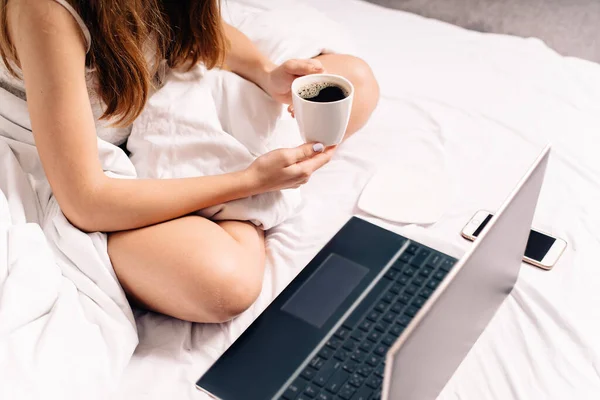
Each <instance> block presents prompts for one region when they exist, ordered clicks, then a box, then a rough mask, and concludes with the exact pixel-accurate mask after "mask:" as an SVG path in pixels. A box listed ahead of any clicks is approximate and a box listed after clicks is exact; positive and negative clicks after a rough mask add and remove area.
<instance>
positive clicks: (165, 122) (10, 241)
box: [0, 7, 347, 400]
mask: <svg viewBox="0 0 600 400" xmlns="http://www.w3.org/2000/svg"><path fill="white" fill-rule="evenodd" d="M298 13H302V14H303V15H305V16H306V17H308V18H309V20H311V21H313V23H314V24H315V25H314V26H313V28H312V29H311V32H312V34H313V35H316V36H313V37H312V38H311V37H305V36H302V35H303V34H302V35H299V36H298V35H296V36H294V35H293V34H291V32H288V29H289V28H290V27H291V26H292V25H293V24H290V23H284V22H283V21H288V22H289V21H293V20H294V17H295V16H297V15H298ZM268 21H280V23H279V24H277V23H271V22H268ZM249 22H250V21H249ZM296 24H297V28H298V29H297V30H296V32H299V33H301V32H302V30H300V29H299V28H300V25H302V24H303V23H301V22H300V21H296ZM267 25H268V26H269V27H270V28H269V29H265V26H267ZM335 26H336V25H335V23H333V22H331V23H329V22H328V19H326V18H324V17H323V16H322V15H321V14H319V13H316V12H315V11H314V10H312V9H310V8H305V7H298V8H296V9H295V10H294V9H288V10H286V11H279V12H274V13H271V14H264V15H262V16H260V17H259V18H256V19H254V20H253V21H252V23H251V24H249V25H247V26H246V27H245V29H244V30H245V31H246V32H247V34H248V35H249V36H251V37H253V38H254V39H255V40H256V41H257V43H258V44H259V46H260V47H261V49H262V50H263V51H264V52H265V53H266V54H268V55H270V56H271V58H272V59H273V60H274V61H276V62H282V61H284V60H285V59H288V58H309V57H312V56H315V55H317V54H319V53H321V52H328V51H331V50H332V49H335V50H338V51H345V50H347V47H345V46H346V45H345V44H344V43H343V41H342V40H340V37H339V36H336V34H331V35H330V34H328V33H327V30H331V32H337V29H336V28H335ZM286 35H287V36H286ZM300 39H302V40H300ZM195 74H196V75H194V74H191V75H188V76H181V75H175V74H174V75H172V76H170V77H169V79H168V82H167V85H166V86H165V87H164V88H163V89H162V90H161V91H159V92H158V93H157V94H156V97H155V98H154V99H153V100H152V101H151V102H150V104H149V107H148V110H147V112H146V113H145V114H144V115H143V116H142V118H141V120H140V123H138V124H137V125H136V129H135V131H134V134H133V136H132V143H131V145H132V147H131V149H132V150H133V152H134V154H133V160H134V162H135V165H136V167H137V168H138V169H139V170H138V172H139V173H140V175H142V176H157V177H161V178H166V177H171V176H193V175H204V174H216V173H219V172H224V171H229V170H234V169H237V168H240V167H244V166H247V165H248V164H249V163H250V162H251V161H252V159H253V158H254V157H255V156H256V155H258V154H262V153H264V152H265V151H267V150H269V149H271V148H274V147H278V146H281V145H284V144H287V143H289V144H296V143H297V142H298V140H299V139H298V132H297V129H296V128H295V122H294V121H293V120H291V119H290V117H286V118H283V119H282V120H279V114H280V113H281V110H282V108H281V107H280V106H279V105H277V104H275V103H273V102H272V101H271V100H270V99H269V98H268V97H267V96H265V95H264V94H262V92H261V91H260V89H258V88H257V87H255V86H254V85H252V84H250V83H248V82H245V81H244V80H242V79H241V78H239V77H237V76H234V75H233V74H230V73H227V72H222V71H220V72H219V71H214V72H209V73H207V74H206V76H204V77H201V76H200V75H198V74H202V71H201V69H197V70H196V71H195ZM200 78H202V79H200ZM161 118H164V119H161ZM155 128H156V129H155ZM226 132H229V133H230V134H232V136H229V135H228V133H226ZM273 132H276V134H273ZM274 138H277V140H274ZM98 146H99V157H100V160H101V162H102V166H103V169H104V170H105V172H106V173H107V174H108V175H110V176H114V177H120V178H135V177H136V176H137V173H136V170H135V168H134V165H133V164H132V162H131V161H130V160H129V159H128V158H127V157H126V156H125V154H124V153H123V151H121V150H120V149H119V148H117V147H115V146H113V145H111V144H109V143H106V142H104V141H102V140H98ZM291 193H293V192H291ZM288 195H289V196H290V199H289V200H282V195H280V194H272V195H270V196H263V197H261V196H258V197H257V198H256V199H250V200H247V201H245V202H233V203H228V204H227V205H225V206H220V207H217V208H214V209H212V210H209V211H206V210H205V212H206V213H207V214H210V215H214V216H216V217H220V218H248V219H253V220H254V221H255V222H256V223H258V224H262V225H263V226H265V227H269V226H272V225H274V224H276V223H277V222H279V221H281V220H283V219H284V218H285V217H287V216H288V215H289V213H290V212H292V211H293V209H294V208H295V206H296V204H297V202H298V197H297V196H296V197H295V198H294V195H293V194H288ZM264 199H267V200H266V201H265V200H264ZM106 246H107V244H106V235H104V234H102V233H92V234H86V233H83V232H81V231H79V230H78V229H76V228H74V227H73V226H72V225H71V224H70V223H69V222H68V221H67V219H66V218H65V217H64V215H63V214H62V213H61V211H60V209H59V207H58V204H57V202H56V200H55V198H54V197H53V196H52V192H51V190H50V187H49V184H48V182H47V180H46V178H45V175H44V172H43V169H42V166H41V163H40V160H39V157H38V155H37V151H36V148H35V145H34V142H33V136H32V134H31V126H30V121H29V117H28V112H27V105H26V103H25V102H23V101H21V100H19V99H17V98H15V97H14V96H12V95H11V94H10V93H8V92H6V91H4V90H2V89H0V377H1V378H0V399H11V400H13V399H36V398H51V399H61V400H66V399H83V398H85V399H106V398H108V397H109V396H110V394H111V393H113V392H114V391H115V390H116V388H117V384H118V382H119V381H120V379H121V376H122V373H123V370H124V368H125V367H126V366H127V364H128V362H129V360H130V357H131V355H132V353H133V351H134V349H135V348H136V345H137V343H138V337H137V332H136V325H135V321H134V318H133V314H132V311H131V308H130V306H129V304H128V302H127V299H126V297H125V295H124V293H123V291H122V289H121V287H120V285H119V283H118V281H117V278H116V276H115V273H114V271H113V269H112V266H111V263H110V260H109V258H108V255H107V251H106Z"/></svg>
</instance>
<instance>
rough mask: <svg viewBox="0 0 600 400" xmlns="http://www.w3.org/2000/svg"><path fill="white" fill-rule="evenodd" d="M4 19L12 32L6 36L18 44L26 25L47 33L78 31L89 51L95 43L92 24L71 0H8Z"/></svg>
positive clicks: (72, 32) (2, 22)
mask: <svg viewBox="0 0 600 400" xmlns="http://www.w3.org/2000/svg"><path fill="white" fill-rule="evenodd" d="M0 15H1V13H0ZM4 23H5V24H7V25H8V27H7V28H8V29H6V30H5V32H7V33H8V34H9V35H10V38H6V39H8V40H10V41H11V42H12V44H13V45H15V46H16V43H15V42H14V40H16V38H21V36H22V34H23V32H22V30H23V29H26V28H25V27H27V29H30V30H34V31H37V32H40V33H45V34H53V33H54V34H55V33H61V34H64V35H76V36H78V37H79V38H80V41H81V43H82V44H83V45H84V48H85V49H86V51H87V50H88V49H89V47H90V44H91V43H90V42H91V37H90V32H89V30H88V28H87V27H86V26H85V24H84V22H83V20H82V19H81V17H80V16H79V14H78V13H77V11H76V10H75V8H74V7H73V6H72V5H71V4H70V3H69V2H68V1H67V0H10V1H8V2H7V6H6V9H5V18H4V21H0V24H4ZM6 39H0V40H6ZM2 44H3V45H6V44H8V43H2ZM9 47H11V46H9ZM4 48H5V49H6V48H7V47H4Z"/></svg>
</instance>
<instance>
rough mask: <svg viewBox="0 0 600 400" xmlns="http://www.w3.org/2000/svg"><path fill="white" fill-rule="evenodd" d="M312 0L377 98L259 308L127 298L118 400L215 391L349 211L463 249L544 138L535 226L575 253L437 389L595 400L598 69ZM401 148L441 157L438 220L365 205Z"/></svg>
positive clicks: (540, 50)
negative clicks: (131, 319)
mask: <svg viewBox="0 0 600 400" xmlns="http://www.w3.org/2000/svg"><path fill="white" fill-rule="evenodd" d="M303 2H304V3H306V4H308V5H310V6H312V7H316V8H317V9H318V10H320V11H321V12H322V13H324V14H325V15H327V16H328V17H329V18H331V19H333V20H335V21H337V22H338V23H339V24H340V25H341V26H342V27H343V29H344V31H345V34H347V35H348V36H349V37H351V38H352V43H353V45H354V46H355V48H356V53H357V55H359V56H361V57H362V58H364V59H365V60H367V61H368V62H369V63H370V65H371V66H372V67H373V69H374V71H375V74H376V76H377V78H378V80H379V83H380V86H381V101H380V104H379V107H378V109H377V110H376V112H375V114H374V115H373V117H372V119H371V121H370V122H369V124H368V125H367V126H366V127H365V128H364V129H363V130H361V131H360V132H359V133H357V134H356V135H355V136H353V137H352V138H351V139H349V140H348V141H347V142H346V143H344V145H343V146H341V147H340V148H339V150H338V151H337V152H336V154H335V157H334V159H333V160H332V162H331V163H329V164H328V165H327V166H326V167H325V168H323V169H322V170H320V171H319V172H318V173H317V174H315V176H314V177H313V178H312V179H311V181H310V182H309V183H308V184H307V185H306V186H305V187H304V188H303V193H302V194H303V198H304V202H303V205H302V210H301V212H300V213H299V214H298V215H296V216H294V217H293V218H291V219H290V220H288V221H286V222H285V223H283V224H282V225H280V226H278V227H276V228H274V229H272V230H270V231H269V232H268V236H267V249H268V255H267V268H266V273H265V281H264V287H263V291H262V293H261V295H260V297H259V299H258V301H257V302H256V304H255V305H254V306H253V307H252V308H251V309H249V310H248V311H247V312H245V313H244V314H242V315H241V316H239V317H237V318H236V319H234V320H233V321H231V322H229V323H225V324H220V325H206V324H190V323H186V322H183V321H179V320H175V319H172V318H168V317H165V316H162V315H158V314H155V313H150V312H146V311H142V310H134V315H135V321H136V324H137V334H138V336H139V345H137V347H136V348H135V352H134V353H133V356H132V357H131V359H130V360H129V362H128V364H127V367H126V368H125V370H124V371H123V373H122V374H121V376H119V377H118V382H119V383H118V388H117V393H116V395H115V398H116V399H122V400H125V399H147V400H151V399H157V400H158V399H166V398H169V399H182V400H183V399H189V400H192V399H193V400H204V399H207V396H206V395H204V394H203V393H201V392H200V391H198V390H197V389H196V388H195V387H194V382H195V381H196V379H197V378H198V377H199V376H200V375H201V374H202V373H203V372H205V371H206V370H207V369H208V368H209V366H210V365H211V363H212V362H214V361H215V360H216V359H217V358H218V357H219V355H220V354H222V353H223V352H224V351H225V349H226V348H227V347H228V346H229V345H230V344H231V343H232V342H233V341H234V340H235V339H236V338H237V337H238V336H239V335H240V334H241V333H242V332H243V331H244V329H245V328H246V327H247V326H248V325H249V324H250V323H251V322H252V321H253V320H254V318H256V317H257V316H258V315H259V314H260V312H261V311H262V310H263V309H264V308H265V307H266V306H267V305H268V304H269V303H270V301H271V300H272V299H273V298H274V297H275V296H276V295H277V294H278V293H279V292H280V291H281V290H282V289H283V288H284V287H285V286H286V284H287V283H288V282H289V281H290V280H291V279H293V277H294V276H295V275H296V274H297V273H298V272H299V271H300V270H301V269H302V267H303V266H304V265H306V263H307V262H308V261H309V260H310V259H311V258H312V257H313V256H314V255H315V254H316V253H317V252H318V251H319V249H320V248H321V246H323V245H324V244H325V243H326V242H327V240H328V239H329V238H330V237H331V236H333V235H334V234H335V232H336V231H337V230H338V229H339V228H340V227H341V226H342V225H343V224H344V223H345V222H346V221H347V220H348V219H349V218H350V216H352V215H359V216H361V217H363V218H366V219H368V220H371V221H373V222H375V223H378V224H380V225H382V226H384V227H386V228H388V229H391V230H394V231H397V232H399V233H401V234H404V235H406V236H411V237H413V238H415V239H417V240H420V241H422V242H423V243H425V244H428V245H430V246H434V247H437V248H439V249H441V250H446V251H449V252H453V253H454V254H456V255H459V254H460V252H461V251H464V250H465V249H466V248H467V247H468V246H469V245H470V244H469V243H468V242H466V241H465V240H463V239H462V238H461V237H460V234H459V232H460V229H461V228H462V227H463V225H464V223H466V221H468V219H469V218H470V217H471V216H472V215H473V213H474V212H475V211H477V210H479V209H488V210H492V211H493V210H494V209H496V208H497V207H498V206H499V205H500V204H501V202H502V200H503V199H504V197H505V196H506V194H507V193H508V192H509V190H510V189H511V188H512V186H513V185H514V184H515V182H516V181H517V180H518V178H519V177H520V176H521V174H522V173H523V172H524V171H525V170H526V168H527V167H528V165H529V164H530V163H531V162H532V160H533V159H534V157H535V156H536V154H537V153H538V152H539V151H540V149H541V148H542V147H543V146H544V145H545V144H546V143H547V142H552V143H553V145H554V148H553V154H552V157H551V160H550V164H549V168H548V171H547V174H546V180H545V184H544V187H543V190H542V194H541V197H540V201H539V204H538V208H537V213H536V216H535V220H534V225H535V227H536V228H538V229H541V230H544V231H547V232H549V233H551V234H553V235H555V236H559V237H561V238H564V239H565V240H566V241H567V242H568V247H567V250H566V252H565V254H564V255H563V256H562V258H561V259H560V261H559V263H558V264H557V265H556V267H555V268H554V269H553V270H552V271H550V272H545V271H542V270H539V269H536V268H534V267H529V266H526V265H525V266H524V267H523V268H522V271H521V274H520V277H519V280H518V282H517V285H516V287H515V289H514V290H513V292H512V293H511V295H510V296H509V298H508V300H507V301H506V302H505V303H504V305H503V306H502V307H501V309H500V310H499V311H498V313H497V314H496V316H495V317H494V319H493V320H492V322H491V323H490V325H489V326H488V328H487V329H486V330H485V332H484V334H483V335H482V336H481V338H480V339H479V340H478V342H477V343H476V345H475V346H474V347H473V349H472V351H471V352H470V353H469V354H468V356H467V357H466V359H465V360H464V362H463V363H462V364H461V366H460V367H459V369H458V370H457V371H456V373H455V374H454V376H453V377H452V379H451V380H450V381H449V383H448V384H447V386H446V387H445V389H444V390H443V392H442V393H441V394H440V396H439V399H441V400H448V399H478V400H479V399H480V400H483V399H498V400H500V399H502V400H504V399H596V398H599V397H600V369H599V368H600V342H598V339H597V338H598V337H600V308H599V307H597V306H596V305H597V304H598V303H600V290H598V288H600V268H598V262H597V260H598V256H597V253H598V251H599V250H600V207H598V204H600V157H598V154H597V152H598V149H599V148H600V147H599V145H600V137H599V134H600V65H597V64H595V63H592V62H589V61H583V60H581V59H577V58H568V57H562V56H560V55H558V54H557V53H556V52H554V51H553V50H551V49H550V48H548V47H547V46H546V45H545V44H544V43H543V42H541V41H540V40H537V39H533V38H530V39H524V38H518V37H511V36H505V35H495V34H482V33H477V32H472V31H468V30H465V29H462V28H458V27H456V26H453V25H450V24H447V23H443V22H439V21H436V20H430V19H426V18H423V17H420V16H416V15H413V14H409V13H405V12H401V11H396V10H390V9H386V8H383V7H380V6H376V5H372V4H368V3H365V2H361V1H358V0H327V1H322V0H304V1H303ZM290 3H292V2H290V1H288V0H285V1H284V0H262V1H261V0H236V1H233V0H228V2H226V3H225V5H224V13H225V17H226V19H228V20H229V21H231V22H232V23H233V24H235V25H238V26H240V25H243V24H244V23H248V21H251V20H252V18H253V17H254V16H255V15H258V14H259V13H262V12H264V11H265V10H269V9H272V8H276V7H287V6H289V5H290ZM399 160H401V161H402V165H403V166H406V165H410V166H411V167H412V168H431V166H432V165H439V164H440V163H442V164H443V166H444V170H445V171H446V173H447V176H448V180H449V182H450V183H449V185H448V186H449V187H450V190H448V191H444V192H440V193H439V195H440V196H442V197H444V198H445V201H446V208H445V213H444V214H443V216H442V217H441V219H440V220H439V221H438V222H436V223H435V224H432V225H427V226H418V225H400V224H392V223H389V222H386V221H383V220H378V219H374V218H372V217H369V216H368V215H366V214H364V213H362V212H361V211H360V210H359V209H357V200H358V197H359V195H360V193H361V191H362V189H363V188H364V186H365V185H366V184H367V182H368V181H369V178H370V177H371V176H372V175H373V173H374V172H375V171H377V170H378V169H383V168H394V166H398V165H399V164H398V163H399ZM391 184H398V185H401V184H402V182H393V183H391ZM431 190H433V191H435V190H438V188H436V187H432V188H431ZM0 205H1V204H0ZM334 205H335V206H334ZM0 221H1V218H0ZM0 332H1V331H0ZM115 340H118V338H115ZM0 354H2V351H1V349H0ZM0 364H1V362H0ZM109 367H110V365H109ZM91 379H93V377H92V378H91ZM232 384H235V382H232ZM0 393H1V391H0ZM90 398H91V397H90Z"/></svg>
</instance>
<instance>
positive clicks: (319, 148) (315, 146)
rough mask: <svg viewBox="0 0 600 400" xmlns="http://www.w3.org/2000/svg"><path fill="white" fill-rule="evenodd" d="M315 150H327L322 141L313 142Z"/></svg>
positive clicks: (318, 151) (316, 151)
mask: <svg viewBox="0 0 600 400" xmlns="http://www.w3.org/2000/svg"><path fill="white" fill-rule="evenodd" d="M313 150H314V151H315V153H321V152H322V151H323V150H325V146H323V144H321V143H315V144H313Z"/></svg>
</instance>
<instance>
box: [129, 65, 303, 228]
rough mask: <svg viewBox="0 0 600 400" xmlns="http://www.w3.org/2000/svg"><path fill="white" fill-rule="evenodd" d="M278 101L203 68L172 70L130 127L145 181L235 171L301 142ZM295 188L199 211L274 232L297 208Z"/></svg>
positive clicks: (133, 154) (225, 74) (134, 155)
mask: <svg viewBox="0 0 600 400" xmlns="http://www.w3.org/2000/svg"><path fill="white" fill-rule="evenodd" d="M281 113H282V107H281V104H279V103H277V102H276V101H274V100H273V99H271V98H270V97H269V96H268V95H267V94H266V93H265V92H264V91H263V90H261V89H260V88H259V87H258V86H256V85H254V84H253V83H251V82H249V81H247V80H245V79H243V78H241V77H240V76H238V75H235V74H233V73H231V72H227V71H222V70H213V71H206V70H205V68H202V67H200V66H198V67H196V68H195V69H194V70H192V71H190V72H186V73H175V72H172V73H169V74H168V76H167V77H166V79H165V83H164V86H163V87H161V89H160V90H158V92H157V93H155V94H153V95H152V97H151V98H150V100H149V102H148V104H147V105H146V107H145V109H144V111H143V112H142V114H141V115H140V116H139V117H138V119H137V120H136V121H135V123H134V124H133V131H132V133H131V136H130V137H129V140H128V142H127V148H128V150H129V151H131V156H130V157H131V161H132V162H133V165H134V166H135V169H136V171H137V173H138V176H139V177H140V178H161V179H166V178H187V177H193V176H205V175H217V174H222V173H227V172H235V171H240V170H243V169H244V168H246V167H248V166H249V165H250V164H251V163H252V161H254V160H255V159H256V157H257V156H260V155H261V154H264V153H266V152H268V151H270V150H274V149H277V148H282V147H292V146H295V145H297V144H300V143H301V142H302V141H301V139H300V137H299V133H298V129H297V125H296V124H295V123H294V121H290V120H289V119H281V118H280V116H281ZM300 200H301V197H300V191H299V190H297V189H295V190H294V189H291V190H285V191H276V192H270V193H263V194H259V195H255V196H252V197H247V198H244V199H239V200H235V201H230V202H228V203H225V204H220V205H215V206H212V207H208V208H206V209H204V210H200V211H199V213H198V214H199V215H202V216H204V217H206V218H211V219H213V220H242V221H251V222H253V223H254V224H255V225H257V226H260V227H261V228H263V229H269V228H272V227H273V226H276V225H278V224H279V223H281V222H283V221H284V220H285V219H287V218H288V217H289V216H291V215H292V214H293V213H294V212H295V211H296V209H297V208H298V206H299V205H300Z"/></svg>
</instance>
